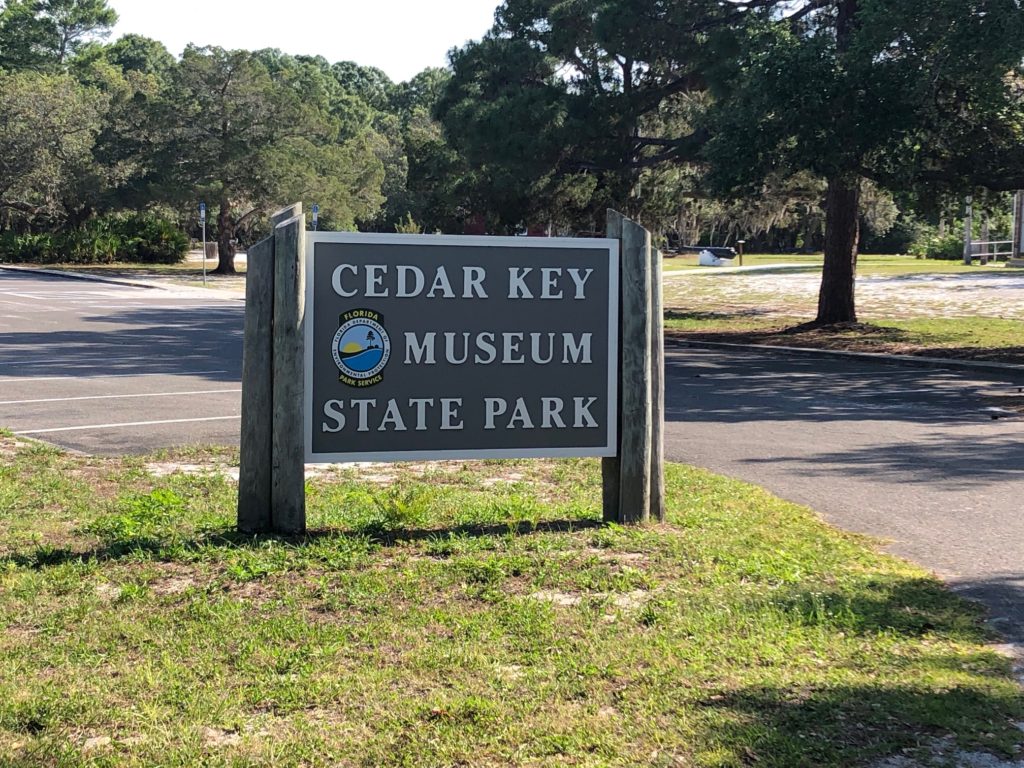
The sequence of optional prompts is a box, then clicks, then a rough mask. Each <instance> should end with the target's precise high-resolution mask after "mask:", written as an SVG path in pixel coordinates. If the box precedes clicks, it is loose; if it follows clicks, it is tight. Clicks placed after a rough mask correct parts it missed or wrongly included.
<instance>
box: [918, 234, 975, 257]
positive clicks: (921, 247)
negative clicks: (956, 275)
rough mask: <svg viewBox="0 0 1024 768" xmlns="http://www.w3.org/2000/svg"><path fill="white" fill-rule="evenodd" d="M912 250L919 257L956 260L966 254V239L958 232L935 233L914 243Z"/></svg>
mask: <svg viewBox="0 0 1024 768" xmlns="http://www.w3.org/2000/svg"><path fill="white" fill-rule="evenodd" d="M910 252H911V253H912V254H913V255H914V256H917V258H919V259H942V260H945V261H955V260H957V259H962V258H963V256H964V241H963V237H962V236H961V235H958V234H956V233H949V234H946V235H938V234H933V235H930V236H928V237H924V238H921V239H920V240H918V241H917V242H916V243H914V245H913V246H911V248H910Z"/></svg>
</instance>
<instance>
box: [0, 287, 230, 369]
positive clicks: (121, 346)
mask: <svg viewBox="0 0 1024 768" xmlns="http://www.w3.org/2000/svg"><path fill="white" fill-rule="evenodd" d="M243 318H244V307H243V306H242V304H241V303H239V304H238V306H237V307H234V306H223V307H221V306H210V305H201V306H197V307H195V308H182V307H180V306H174V307H160V306H158V305H157V306H154V307H152V308H146V309H130V310H124V311H121V312H116V313H114V314H107V315H88V316H85V317H83V318H82V319H81V320H80V321H79V325H78V329H74V330H65V329H62V330H57V331H21V332H8V333H0V349H4V350H5V351H4V353H3V357H2V359H0V375H3V376H10V377H41V376H66V377H69V378H74V377H76V376H100V375H107V376H109V375H119V376H134V375H140V374H166V375H188V376H195V377H198V378H205V379H208V380H210V381H218V382H223V381H238V378H239V376H240V375H241V362H242V326H243ZM90 324H95V325H102V326H104V327H103V328H97V329H96V330H82V328H83V327H84V326H88V325H90Z"/></svg>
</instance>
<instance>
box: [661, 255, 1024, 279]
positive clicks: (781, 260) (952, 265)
mask: <svg viewBox="0 0 1024 768" xmlns="http://www.w3.org/2000/svg"><path fill="white" fill-rule="evenodd" d="M822 259H823V256H822V255H821V254H820V253H815V254H804V253H799V254H785V253H750V254H746V255H745V256H744V257H743V266H744V267H770V266H775V265H781V264H785V265H790V264H801V265H804V266H806V267H807V269H808V270H809V271H811V270H820V269H821V265H822ZM662 264H663V268H664V269H665V271H675V270H681V269H685V270H690V269H693V270H700V271H701V272H706V273H708V274H709V275H712V274H714V272H715V268H714V267H699V266H698V265H697V256H696V254H686V255H681V256H666V257H665V258H664V260H663V262H662ZM739 265H740V264H739V259H733V260H732V261H731V262H726V263H725V266H727V267H729V266H732V267H738V266H739ZM991 271H997V272H1014V273H1021V272H1024V269H1011V268H1008V267H1007V266H1006V265H1005V264H1002V263H1000V264H996V263H992V264H990V265H988V266H984V267H982V266H981V265H980V264H978V263H977V262H975V263H974V264H973V265H972V266H967V265H965V264H964V263H963V262H962V261H946V260H939V259H917V258H914V257H913V256H902V255H899V256H876V255H864V254H862V255H861V256H859V257H858V258H857V274H858V275H916V274H930V273H936V274H961V273H962V274H977V273H979V272H991Z"/></svg>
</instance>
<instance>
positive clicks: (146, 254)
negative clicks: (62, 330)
mask: <svg viewBox="0 0 1024 768" xmlns="http://www.w3.org/2000/svg"><path fill="white" fill-rule="evenodd" d="M188 244H189V241H188V237H187V236H186V235H185V233H183V232H181V231H180V230H178V229H177V228H176V227H175V226H174V225H173V224H171V223H170V222H168V221H164V220H163V219H158V218H156V217H154V216H150V215H145V214H137V215H134V216H128V217H114V216H108V217H104V218H100V219H94V220H92V221H90V222H89V223H87V224H86V225H85V226H84V227H83V228H82V229H78V230H72V231H70V232H65V233H60V234H50V233H45V232H44V233H39V234H36V233H29V234H24V235H16V234H14V233H11V232H6V233H3V234H2V235H0V262H7V263H13V262H25V263H29V264H55V263H58V262H61V263H70V264H111V263H114V262H119V261H133V262H140V263H143V264H174V263H177V262H179V261H182V260H183V259H184V258H185V254H186V253H188Z"/></svg>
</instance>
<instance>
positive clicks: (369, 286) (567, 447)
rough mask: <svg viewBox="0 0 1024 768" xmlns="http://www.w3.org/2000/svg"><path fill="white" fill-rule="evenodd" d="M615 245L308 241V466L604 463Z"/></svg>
mask: <svg viewBox="0 0 1024 768" xmlns="http://www.w3.org/2000/svg"><path fill="white" fill-rule="evenodd" d="M618 246H619V243H618V241H617V240H604V239H600V240H599V239H593V240H581V239H556V238H544V239H526V238H503V237H452V236H442V235H370V234H356V233H343V232H332V233H307V235H306V318H305V319H306V324H305V331H306V333H305V365H306V369H305V397H304V402H305V430H304V432H305V438H306V440H305V458H306V461H307V462H335V461H393V460H401V459H419V460H423V459H428V460H429V459H491V458H539V457H570V456H601V457H604V456H614V455H615V453H616V437H617V435H616V429H617V423H616V422H617V418H616V416H617V412H618V404H617V381H616V379H617V376H616V372H617V366H618V348H617V346H618V345H617V342H618V257H619V253H618Z"/></svg>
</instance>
